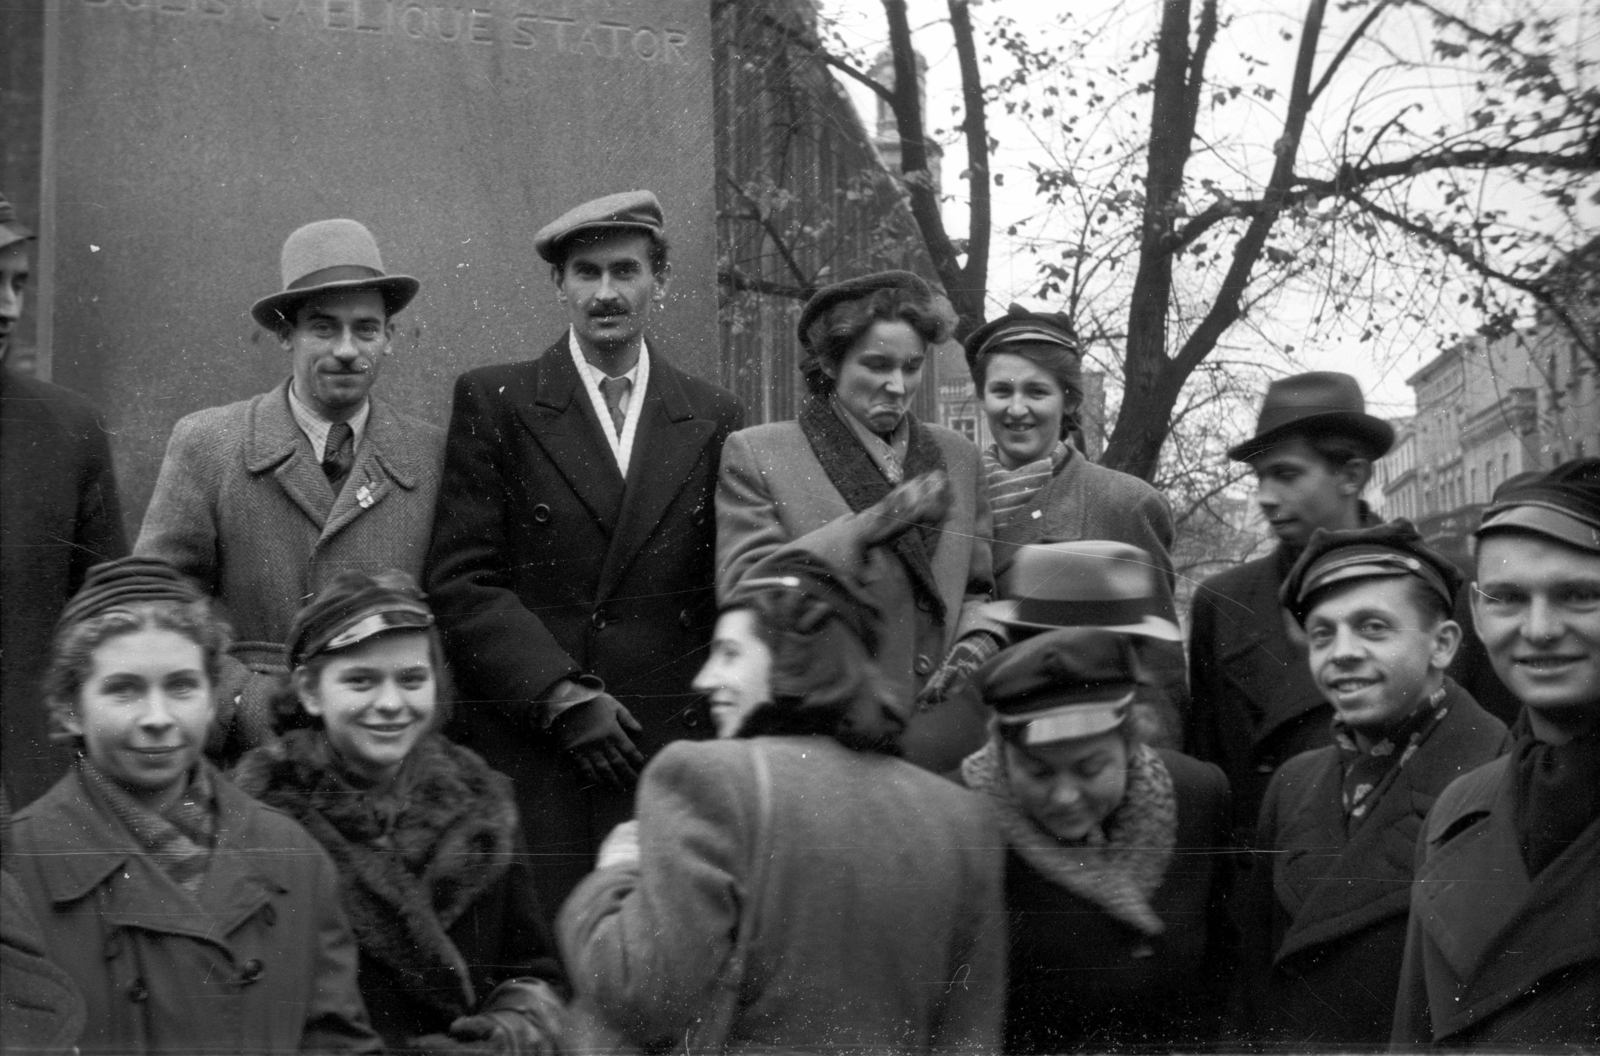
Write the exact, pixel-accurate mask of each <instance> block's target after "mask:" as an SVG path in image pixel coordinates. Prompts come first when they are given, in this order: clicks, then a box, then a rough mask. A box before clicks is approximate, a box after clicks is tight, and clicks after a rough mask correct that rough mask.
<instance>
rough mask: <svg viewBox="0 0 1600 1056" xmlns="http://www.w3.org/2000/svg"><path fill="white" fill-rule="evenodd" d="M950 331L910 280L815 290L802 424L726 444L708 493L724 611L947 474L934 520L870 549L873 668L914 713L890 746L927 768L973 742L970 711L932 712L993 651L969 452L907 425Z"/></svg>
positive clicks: (938, 766)
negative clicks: (765, 574)
mask: <svg viewBox="0 0 1600 1056" xmlns="http://www.w3.org/2000/svg"><path fill="white" fill-rule="evenodd" d="M952 323H953V319H952V317H951V315H950V311H949V308H948V307H946V306H944V305H943V304H942V303H941V302H940V301H939V300H938V299H937V298H936V296H935V294H934V293H933V290H932V289H931V288H930V287H929V286H928V284H927V283H925V282H923V281H922V280H921V279H920V278H918V277H917V276H915V275H912V274H910V273H908V272H903V271H892V272H883V273H881V274H877V275H868V276H864V277H862V278H859V279H852V280H850V281H848V282H841V283H838V284H837V285H834V286H829V287H827V288H825V289H823V290H821V291H819V292H818V293H817V294H816V296H814V297H813V298H812V299H811V300H810V301H809V302H808V303H807V304H806V307H805V309H804V310H803V311H802V312H801V315H800V324H799V333H800V343H801V344H802V345H803V346H804V348H805V353H806V355H805V358H804V360H803V361H802V363H801V365H800V369H801V372H802V373H803V375H804V377H805V381H806V387H807V389H808V390H809V396H808V398H807V400H806V402H805V405H804V407H803V408H802V410H801V412H800V417H799V419H798V420H797V421H793V422H774V423H770V424H767V425H758V426H754V427H752V428H749V429H744V430H741V431H739V432H737V433H734V434H733V435H732V436H730V437H729V438H728V442H727V444H726V445H725V446H724V447H723V450H722V471H721V476H720V477H719V479H718V482H717V569H718V571H717V595H718V598H719V600H721V601H724V602H725V601H726V600H727V598H728V597H729V596H730V595H731V594H732V592H733V590H734V589H735V588H736V587H737V586H738V584H739V581H740V580H741V579H743V578H744V577H745V576H747V575H749V574H750V570H751V569H752V568H753V567H754V566H755V565H756V563H757V562H759V561H760V560H761V559H762V558H764V557H766V556H767V555H769V554H771V553H773V552H774V551H775V550H777V549H778V548H779V547H781V546H783V545H784V544H785V543H788V542H791V541H793V540H795V539H798V538H800V537H801V536H804V535H808V534H810V533H813V532H816V531H818V530H819V529H831V530H833V531H836V532H844V533H846V534H848V533H850V532H852V531H854V530H855V529H854V528H853V527H852V525H853V521H854V519H855V518H858V517H859V516H860V515H861V512H862V511H864V510H865V509H867V507H869V506H871V505H872V504H873V503H875V502H877V501H879V500H880V499H882V498H883V497H884V496H885V495H886V494H888V492H889V490H890V489H891V488H892V487H894V486H895V485H896V484H899V483H900V482H901V481H903V480H909V479H911V478H912V477H915V476H919V475H922V474H926V473H935V472H941V471H942V472H943V473H944V474H946V475H947V476H948V477H949V479H950V484H951V498H952V501H951V502H950V503H949V505H948V508H947V510H946V512H945V515H944V517H943V518H942V519H941V520H940V521H939V522H937V523H935V524H929V525H920V526H918V527H917V528H916V530H914V531H911V532H907V533H905V534H904V535H902V536H901V537H900V538H899V539H897V540H896V541H895V543H894V544H893V546H892V547H891V548H889V549H884V550H881V551H877V552H875V553H874V554H873V556H872V558H871V561H872V565H871V567H870V568H869V569H868V571H867V573H866V575H867V579H868V581H869V584H870V586H869V589H870V590H871V591H872V594H873V596H874V598H875V599H876V600H877V604H878V607H879V609H880V611H881V612H882V613H883V647H882V651H881V653H880V655H879V656H878V662H879V664H880V666H881V667H882V670H883V673H884V674H885V675H886V676H887V677H888V678H889V679H890V681H891V683H892V684H893V685H894V687H895V692H897V693H898V694H899V695H900V696H901V698H902V699H903V700H904V701H905V702H906V704H907V706H908V707H909V706H910V704H911V702H912V701H913V700H915V701H917V708H916V713H915V714H914V715H913V717H912V719H911V722H910V725H909V727H908V729H907V730H906V733H905V736H904V737H903V738H902V740H901V743H902V746H903V748H904V751H905V757H906V758H907V759H909V760H910V761H912V762H914V763H917V764H918V765H920V766H926V767H929V768H930V769H933V770H938V771H944V770H948V769H950V768H951V767H953V766H955V765H956V764H957V763H959V762H960V761H961V758H962V757H963V756H964V755H966V754H967V752H969V751H971V750H972V749H973V748H974V747H976V746H977V744H978V743H981V741H982V739H983V716H982V713H981V711H980V710H979V709H977V708H976V707H974V706H972V705H970V704H967V705H963V704H962V702H960V701H959V700H952V701H950V702H949V706H946V707H939V706H938V705H939V704H940V703H941V702H942V701H943V700H944V697H945V695H946V693H947V692H948V691H949V690H951V689H952V688H954V686H955V685H956V684H958V683H959V682H960V681H961V680H962V678H963V677H964V676H965V675H966V674H969V673H970V672H971V670H973V669H975V668H976V667H977V666H978V664H979V663H981V662H982V660H983V658H984V657H986V656H988V655H990V654H991V653H992V652H993V651H994V650H996V649H998V648H999V643H1000V642H1001V641H1003V632H1002V631H1001V630H1000V629H999V628H998V627H997V626H995V625H993V624H992V623H990V622H988V621H987V620H985V618H984V617H983V616H982V614H981V613H980V612H979V607H980V606H981V604H982V603H983V602H984V601H986V600H988V597H989V595H990V594H991V592H992V590H993V575H992V572H991V568H990V553H989V546H990V528H989V504H988V498H987V494H986V489H985V486H984V481H983V473H982V470H981V467H980V466H979V459H978V451H977V448H975V447H973V446H972V444H971V442H969V441H968V440H967V439H966V438H965V437H963V436H961V435H960V434H959V433H955V432H953V431H951V430H949V429H945V428H943V427H941V426H937V425H928V424H925V423H922V422H919V421H917V420H916V417H915V416H914V415H913V414H912V413H911V401H912V398H913V397H915V396H916V393H917V390H918V388H919V387H920V386H921V384H922V379H923V373H924V370H923V368H924V364H925V362H926V360H927V357H928V356H929V354H930V351H931V349H932V347H933V346H934V345H935V344H937V343H938V342H940V341H942V340H944V339H945V338H946V337H947V336H948V335H949V333H950V326H951V324H952Z"/></svg>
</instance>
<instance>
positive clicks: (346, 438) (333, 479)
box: [322, 422, 356, 493]
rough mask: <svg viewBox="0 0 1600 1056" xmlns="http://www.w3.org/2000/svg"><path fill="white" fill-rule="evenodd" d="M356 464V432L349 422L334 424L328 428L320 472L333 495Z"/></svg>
mask: <svg viewBox="0 0 1600 1056" xmlns="http://www.w3.org/2000/svg"><path fill="white" fill-rule="evenodd" d="M355 462H356V431H355V430H354V429H352V428H350V423H349V422H334V423H333V424H332V425H330V426H329V427H328V442H327V444H326V445H325V446H324V447H323V449H322V472H323V473H324V474H325V475H326V476H327V478H328V483H329V484H332V485H333V490H334V492H335V493H337V492H338V491H339V488H340V487H341V486H343V484H344V478H346V477H348V476H349V475H350V467H351V466H353V465H355Z"/></svg>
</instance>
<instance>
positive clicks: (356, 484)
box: [318, 399, 422, 545]
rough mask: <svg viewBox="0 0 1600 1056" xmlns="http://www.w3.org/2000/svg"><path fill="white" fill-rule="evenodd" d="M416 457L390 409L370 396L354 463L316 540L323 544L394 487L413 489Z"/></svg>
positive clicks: (419, 469) (417, 479)
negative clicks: (370, 407)
mask: <svg viewBox="0 0 1600 1056" xmlns="http://www.w3.org/2000/svg"><path fill="white" fill-rule="evenodd" d="M420 457H421V456H420V454H419V452H418V451H417V450H416V448H415V445H414V444H413V443H412V441H411V439H410V438H409V437H407V436H406V435H405V432H404V431H403V430H402V429H400V428H399V425H398V422H397V421H396V419H395V413H394V409H393V408H391V407H390V406H389V405H388V404H386V403H383V402H382V401H380V400H376V399H374V400H373V401H372V413H371V414H370V415H369V416H368V417H367V429H366V434H365V435H364V436H362V438H361V447H360V449H359V450H357V451H356V462H355V465H354V466H352V467H350V476H349V477H348V478H347V479H346V480H345V482H344V487H343V488H341V489H339V495H338V497H337V498H336V499H334V501H333V506H332V509H331V510H330V511H329V514H328V519H327V521H326V522H325V523H324V524H323V527H322V537H321V538H320V539H319V540H318V543H319V544H321V545H326V544H327V542H328V540H329V539H331V538H332V537H333V536H334V535H336V534H337V533H338V532H340V531H341V530H343V529H344V528H345V526H347V525H348V524H350V522H351V521H354V520H355V519H356V518H357V517H359V516H361V515H362V514H363V513H365V512H367V511H368V510H372V509H376V508H377V506H378V505H379V504H380V503H381V502H383V500H384V499H385V498H387V497H388V496H389V495H391V494H393V493H394V491H395V489H397V488H398V489H400V490H403V491H411V490H413V489H415V488H416V487H417V485H418V484H419V483H420V482H421V480H422V467H421V465H419V464H418V459H419V458H420ZM318 472H321V467H318Z"/></svg>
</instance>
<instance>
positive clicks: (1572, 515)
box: [1473, 458, 1600, 553]
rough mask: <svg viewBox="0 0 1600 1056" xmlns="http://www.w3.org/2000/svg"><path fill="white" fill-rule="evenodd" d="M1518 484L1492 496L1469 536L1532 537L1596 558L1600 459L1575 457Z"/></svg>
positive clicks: (1599, 535) (1599, 537) (1599, 544)
mask: <svg viewBox="0 0 1600 1056" xmlns="http://www.w3.org/2000/svg"><path fill="white" fill-rule="evenodd" d="M1516 480H1517V478H1512V481H1510V482H1508V486H1505V487H1502V488H1501V489H1499V490H1497V491H1496V492H1495V497H1494V501H1493V502H1491V503H1490V505H1489V508H1488V509H1486V510H1484V511H1483V523H1482V524H1480V525H1479V527H1478V530H1477V531H1476V532H1475V533H1473V534H1474V535H1476V536H1477V538H1479V539H1482V538H1483V537H1484V536H1486V535H1493V534H1495V533H1497V532H1504V531H1520V532H1531V533H1533V534H1535V535H1543V536H1546V537H1547V538H1551V539H1554V540H1556V541H1557V542H1560V543H1565V544H1567V545H1568V546H1575V547H1577V548H1578V549H1580V550H1589V551H1593V552H1596V553H1600V458H1575V459H1573V460H1572V461H1570V462H1563V463H1561V465H1559V466H1557V467H1556V468H1554V469H1552V470H1551V471H1550V472H1548V473H1543V474H1540V475H1538V476H1535V477H1533V478H1531V479H1528V480H1525V481H1522V482H1520V483H1518V482H1516Z"/></svg>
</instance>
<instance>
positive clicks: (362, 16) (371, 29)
mask: <svg viewBox="0 0 1600 1056" xmlns="http://www.w3.org/2000/svg"><path fill="white" fill-rule="evenodd" d="M389 4H390V0H356V31H357V32H358V33H387V32H389ZM373 8H377V12H376V14H377V16H378V17H377V19H376V20H375V21H374V20H369V19H368V17H367V15H368V12H369V11H371V10H372V9H373Z"/></svg>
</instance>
